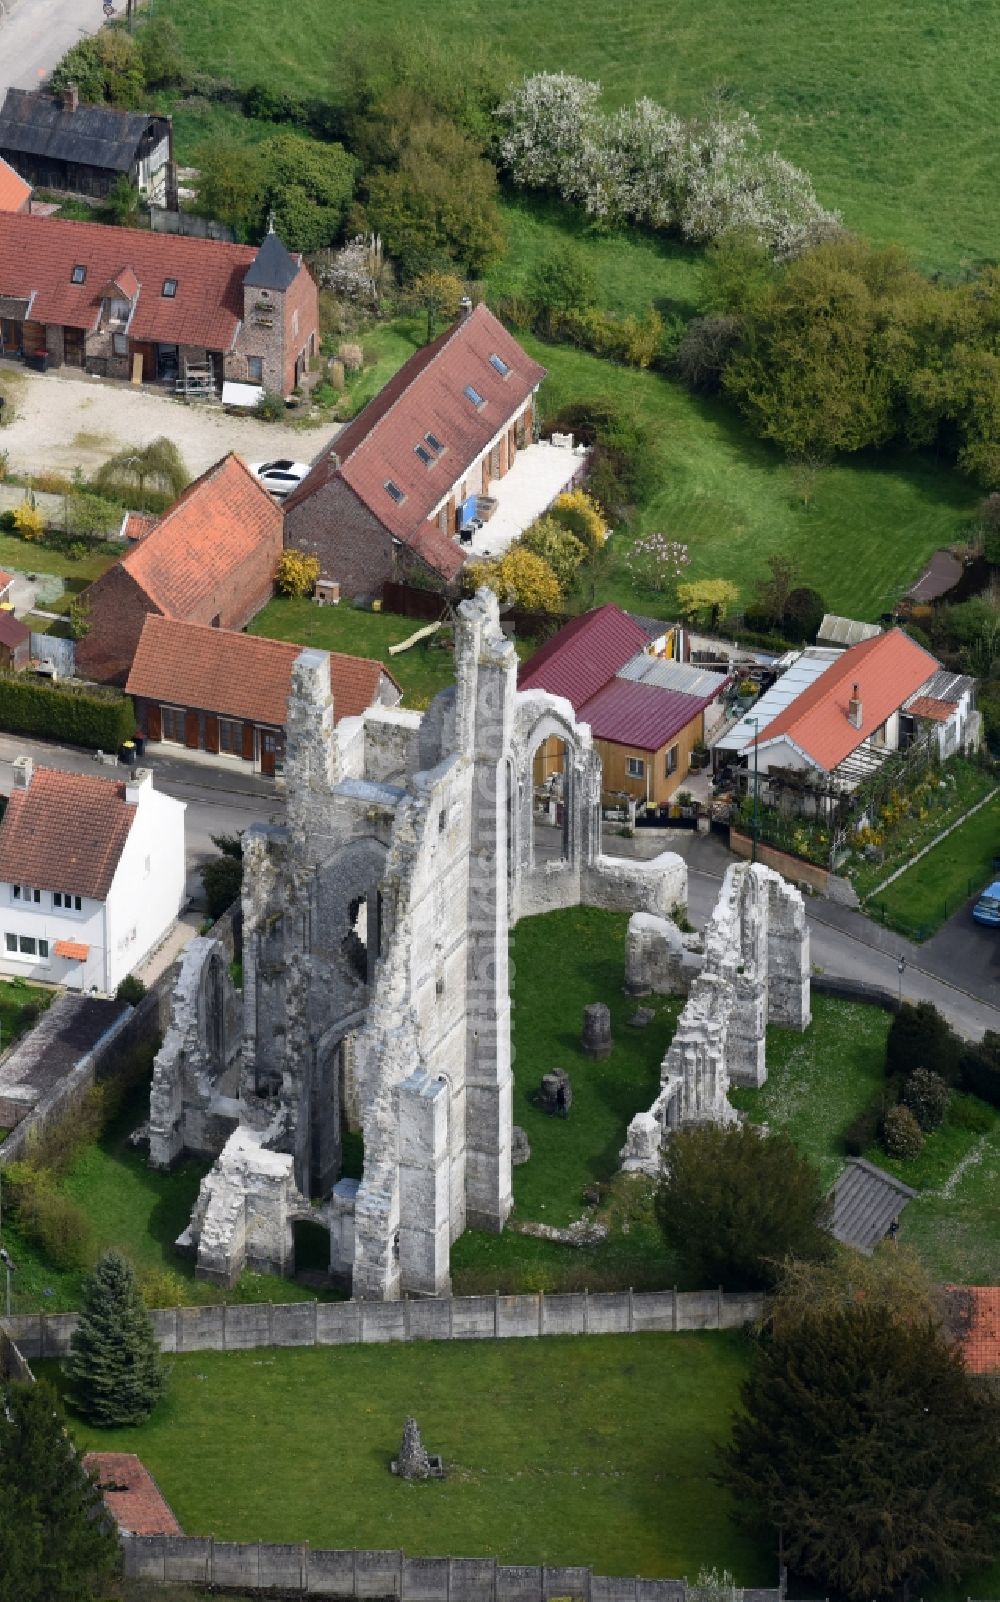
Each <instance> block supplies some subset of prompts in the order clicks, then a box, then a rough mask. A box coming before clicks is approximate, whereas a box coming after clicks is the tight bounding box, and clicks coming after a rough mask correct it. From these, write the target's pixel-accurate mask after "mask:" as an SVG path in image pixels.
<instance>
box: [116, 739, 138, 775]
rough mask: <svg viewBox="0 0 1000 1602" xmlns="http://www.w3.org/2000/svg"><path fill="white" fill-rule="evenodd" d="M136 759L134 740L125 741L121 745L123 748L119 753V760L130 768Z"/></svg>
mask: <svg viewBox="0 0 1000 1602" xmlns="http://www.w3.org/2000/svg"><path fill="white" fill-rule="evenodd" d="M135 758H136V749H135V741H134V740H123V741H122V743H121V747H120V749H119V751H118V760H119V762H124V764H125V766H126V767H127V768H130V767H131V766H132V764H133V763H134V762H135Z"/></svg>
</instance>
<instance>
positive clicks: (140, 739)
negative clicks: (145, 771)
mask: <svg viewBox="0 0 1000 1602" xmlns="http://www.w3.org/2000/svg"><path fill="white" fill-rule="evenodd" d="M133 744H134V746H135V755H136V760H137V761H139V762H141V761H142V757H143V754H144V752H145V750H146V736H145V735H144V734H137V735H136V737H135V739H134V741H133Z"/></svg>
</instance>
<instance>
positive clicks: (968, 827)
mask: <svg viewBox="0 0 1000 1602" xmlns="http://www.w3.org/2000/svg"><path fill="white" fill-rule="evenodd" d="M998 853H1000V796H995V797H994V799H993V800H992V801H990V802H988V804H987V805H986V806H984V807H983V808H982V809H981V810H980V811H979V812H977V813H976V814H975V816H974V817H972V818H970V819H969V820H968V822H967V823H963V824H962V825H961V827H960V828H958V829H956V830H955V831H954V833H953V834H950V835H949V836H948V838H947V840H942V841H941V844H940V845H937V846H935V847H934V849H933V851H928V853H927V855H926V856H925V857H921V859H920V861H919V862H918V863H916V864H915V865H914V867H912V868H909V869H908V870H907V872H906V873H904V874H901V875H900V877H899V878H898V879H894V880H893V882H892V884H891V885H889V886H888V887H887V889H885V890H882V891H880V892H879V894H878V895H877V896H874V897H873V898H872V899H871V900H870V901H869V902H868V903H867V905H866V908H865V911H866V912H868V913H869V914H870V915H871V916H872V917H876V918H878V919H879V921H880V922H881V923H888V924H890V925H891V926H892V928H894V929H899V930H900V932H901V933H903V934H906V935H909V936H910V938H911V939H915V940H926V939H927V937H928V936H929V935H932V934H933V933H934V931H935V929H938V928H940V926H941V924H943V923H944V922H945V921H946V919H948V918H950V917H951V915H952V913H953V912H956V911H957V910H958V908H959V907H961V906H962V905H963V903H964V902H965V901H966V900H967V899H968V898H969V896H972V895H975V894H977V893H978V891H980V890H981V889H982V888H983V886H984V885H985V884H987V883H988V882H989V880H990V878H991V875H992V864H993V858H994V857H995V856H997V855H998Z"/></svg>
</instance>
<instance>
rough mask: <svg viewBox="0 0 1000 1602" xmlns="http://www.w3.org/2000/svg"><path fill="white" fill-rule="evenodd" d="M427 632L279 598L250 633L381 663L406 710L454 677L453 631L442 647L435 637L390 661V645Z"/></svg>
mask: <svg viewBox="0 0 1000 1602" xmlns="http://www.w3.org/2000/svg"><path fill="white" fill-rule="evenodd" d="M424 626H425V625H424V624H423V623H421V622H420V621H419V619H418V620H414V619H413V618H407V617H395V616H394V615H392V614H391V613H386V612H372V611H368V610H362V609H361V608H359V607H358V608H356V607H352V606H347V605H344V604H342V605H340V606H317V605H316V603H315V602H314V601H298V600H289V599H282V598H279V599H277V600H274V601H272V602H271V603H270V605H268V606H266V607H265V608H264V610H263V612H259V613H258V614H257V616H256V617H255V618H254V620H253V622H252V623H251V625H250V629H249V631H248V632H249V633H251V634H263V635H265V636H267V637H269V638H270V639H273V640H294V641H296V643H297V644H299V645H316V646H320V647H321V648H322V649H323V650H324V651H345V652H347V653H348V654H349V655H352V656H374V657H377V658H378V660H379V661H381V662H384V663H385V665H386V667H387V668H388V669H389V671H390V673H392V674H393V675H394V677H395V678H396V679H397V681H398V682H399V684H400V686H401V688H402V690H403V705H404V706H407V707H424V706H426V705H427V703H428V702H429V701H430V700H431V698H432V697H433V696H435V695H436V694H437V693H438V691H439V690H443V689H444V688H445V686H446V685H448V684H451V682H452V680H453V679H454V677H455V670H454V657H453V655H452V646H451V631H450V629H449V630H448V631H447V635H446V640H445V642H444V643H442V640H441V639H440V638H437V639H435V638H434V637H432V638H431V639H429V640H422V641H420V642H419V643H418V644H417V645H414V646H412V647H411V649H410V650H408V651H404V652H402V653H401V654H400V655H399V656H390V655H389V646H390V645H396V644H398V643H399V641H400V640H406V639H409V638H410V636H411V635H413V634H415V633H416V632H417V630H418V629H421V628H423V627H424ZM442 633H444V631H442Z"/></svg>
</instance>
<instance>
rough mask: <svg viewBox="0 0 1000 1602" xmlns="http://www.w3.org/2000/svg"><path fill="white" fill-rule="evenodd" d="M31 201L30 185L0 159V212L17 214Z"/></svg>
mask: <svg viewBox="0 0 1000 1602" xmlns="http://www.w3.org/2000/svg"><path fill="white" fill-rule="evenodd" d="M30 199H31V185H30V184H28V183H25V181H24V179H23V178H22V177H21V175H20V173H18V172H15V171H14V169H13V167H11V166H9V165H8V163H7V162H6V161H4V160H3V158H2V157H0V211H12V212H19V211H20V210H21V207H22V206H23V205H24V204H25V202H26V201H28V200H30Z"/></svg>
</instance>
